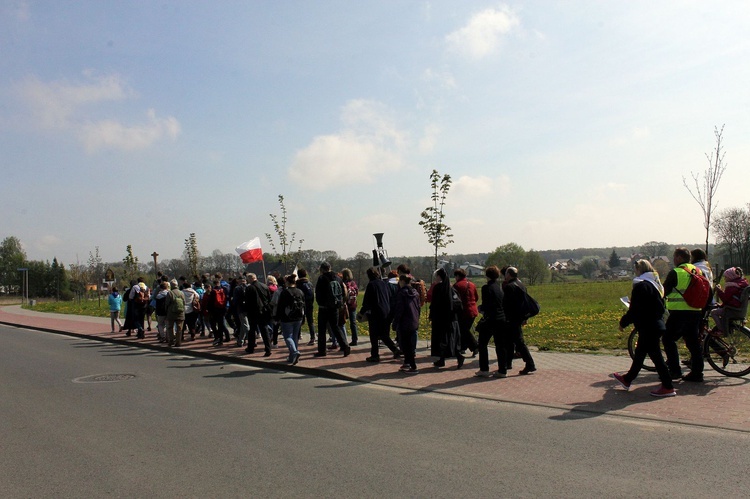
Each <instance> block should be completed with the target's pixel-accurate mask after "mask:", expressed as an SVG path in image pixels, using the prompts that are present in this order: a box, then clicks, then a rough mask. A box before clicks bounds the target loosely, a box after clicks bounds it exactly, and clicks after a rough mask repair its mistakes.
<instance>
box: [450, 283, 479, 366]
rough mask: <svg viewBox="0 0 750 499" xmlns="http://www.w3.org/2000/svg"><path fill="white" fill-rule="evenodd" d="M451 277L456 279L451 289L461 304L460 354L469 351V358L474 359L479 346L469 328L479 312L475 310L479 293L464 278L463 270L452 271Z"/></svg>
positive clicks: (459, 323) (459, 318)
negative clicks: (454, 291)
mask: <svg viewBox="0 0 750 499" xmlns="http://www.w3.org/2000/svg"><path fill="white" fill-rule="evenodd" d="M453 275H454V276H455V277H456V282H455V283H454V284H453V289H455V290H456V292H457V293H458V296H459V297H460V298H461V303H462V304H463V309H462V310H461V313H460V314H458V327H459V329H460V331H461V352H464V351H466V350H471V356H472V357H476V355H477V352H478V351H479V345H478V344H477V339H476V338H475V337H474V333H472V332H471V326H473V325H474V319H476V318H477V315H479V310H478V309H477V301H478V300H479V293H478V292H477V287H476V286H475V285H474V283H473V282H471V281H470V280H468V279H467V278H466V271H465V270H464V269H456V270H454V271H453Z"/></svg>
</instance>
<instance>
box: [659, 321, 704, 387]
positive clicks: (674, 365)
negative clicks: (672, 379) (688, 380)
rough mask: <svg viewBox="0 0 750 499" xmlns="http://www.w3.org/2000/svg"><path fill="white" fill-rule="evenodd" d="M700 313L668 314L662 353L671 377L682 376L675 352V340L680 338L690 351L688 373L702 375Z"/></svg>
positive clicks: (678, 356) (678, 359) (677, 353)
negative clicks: (665, 355) (665, 357)
mask: <svg viewBox="0 0 750 499" xmlns="http://www.w3.org/2000/svg"><path fill="white" fill-rule="evenodd" d="M701 319H702V313H701V312H700V311H692V310H674V311H671V312H669V319H667V332H666V334H665V335H664V338H663V342H664V353H666V354H667V367H669V372H670V373H671V374H672V375H673V376H679V375H680V374H682V369H681V368H680V354H679V352H678V351H677V340H678V339H680V337H682V338H683V339H684V340H685V346H686V347H687V349H688V350H689V351H690V357H691V359H690V361H691V363H690V371H691V372H692V373H694V374H695V375H702V374H703V352H702V351H701V341H700V322H701Z"/></svg>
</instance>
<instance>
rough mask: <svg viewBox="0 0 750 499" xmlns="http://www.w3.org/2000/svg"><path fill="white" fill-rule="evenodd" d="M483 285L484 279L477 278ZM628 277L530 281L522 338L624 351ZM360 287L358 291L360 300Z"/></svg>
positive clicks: (50, 307)
mask: <svg viewBox="0 0 750 499" xmlns="http://www.w3.org/2000/svg"><path fill="white" fill-rule="evenodd" d="M476 284H477V286H478V287H481V286H482V284H483V281H480V280H478V281H476ZM631 286H632V283H631V281H630V280H624V281H612V282H581V281H579V282H569V283H558V284H544V285H541V286H530V287H529V294H530V295H531V296H533V297H534V298H536V300H537V301H539V303H540V304H541V308H542V309H541V312H540V313H539V315H538V316H536V317H534V318H532V319H530V320H529V323H528V324H527V326H526V327H525V328H524V335H525V338H526V343H528V344H529V345H533V346H537V347H538V348H539V349H540V350H550V351H558V352H602V353H604V352H606V353H611V352H613V351H620V352H622V351H624V350H625V349H626V348H627V334H628V333H621V332H619V331H618V329H617V324H618V321H619V319H620V317H621V316H622V314H623V313H624V312H625V308H624V307H623V306H622V304H621V303H620V297H622V296H626V295H629V294H630V289H631ZM362 296H363V293H360V294H359V302H360V304H361V302H362ZM34 309H35V310H38V311H41V312H57V313H65V314H78V315H86V316H95V317H109V307H108V306H107V300H106V299H102V301H101V304H99V303H98V301H97V300H82V301H80V302H78V301H73V302H42V303H39V302H38V303H37V305H36V306H35V307H34ZM427 316H428V305H426V306H425V307H424V309H423V310H422V316H421V318H420V326H419V336H420V337H421V338H425V339H426V338H429V337H430V322H429V320H428V319H427ZM359 328H360V330H361V331H362V333H363V334H368V327H367V323H366V322H364V323H359Z"/></svg>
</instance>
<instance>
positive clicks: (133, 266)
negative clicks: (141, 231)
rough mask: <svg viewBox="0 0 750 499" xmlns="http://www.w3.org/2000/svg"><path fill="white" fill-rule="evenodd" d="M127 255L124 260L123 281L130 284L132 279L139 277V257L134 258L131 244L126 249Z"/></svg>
mask: <svg viewBox="0 0 750 499" xmlns="http://www.w3.org/2000/svg"><path fill="white" fill-rule="evenodd" d="M125 253H126V254H125V258H123V259H122V263H123V264H124V265H125V275H124V276H123V279H124V280H125V282H130V280H131V279H135V278H136V277H138V257H137V256H133V246H132V245H130V244H128V246H127V247H126V248H125Z"/></svg>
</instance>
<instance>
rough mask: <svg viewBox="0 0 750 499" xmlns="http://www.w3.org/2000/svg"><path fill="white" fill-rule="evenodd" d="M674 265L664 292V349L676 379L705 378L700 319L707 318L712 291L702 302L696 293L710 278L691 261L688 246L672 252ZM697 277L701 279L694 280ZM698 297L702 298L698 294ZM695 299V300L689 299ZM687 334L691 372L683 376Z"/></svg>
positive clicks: (668, 275)
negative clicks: (680, 345)
mask: <svg viewBox="0 0 750 499" xmlns="http://www.w3.org/2000/svg"><path fill="white" fill-rule="evenodd" d="M672 260H673V262H674V268H673V269H672V270H670V271H669V273H668V274H667V278H666V279H665V280H664V295H665V296H666V300H667V310H669V318H668V319H667V332H666V334H665V335H664V339H663V340H662V341H663V343H664V352H665V353H666V354H667V366H668V367H669V372H670V375H671V376H672V379H680V377H681V378H682V379H683V380H684V381H693V382H697V383H700V382H702V381H703V352H702V351H701V340H700V323H701V320H702V319H703V312H702V309H703V306H704V305H705V303H706V302H707V301H708V295H705V296H703V297H702V302H701V303H697V302H696V301H695V298H694V295H695V292H696V291H698V288H699V287H701V284H702V281H701V279H703V280H705V287H706V289H708V280H707V279H706V278H705V277H704V276H703V274H702V273H701V271H700V270H699V269H698V268H696V267H695V266H694V265H692V264H691V263H688V262H690V251H689V250H688V249H687V248H677V249H676V250H674V254H673V255H672ZM693 279H698V283H694V282H693ZM698 301H701V299H700V297H698ZM689 302H692V303H689ZM680 338H683V339H684V340H685V346H686V347H687V349H688V350H689V351H690V359H691V362H690V364H691V365H690V372H689V373H688V374H686V375H685V376H682V369H681V368H680V354H679V352H678V351H677V340H678V339H680Z"/></svg>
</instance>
